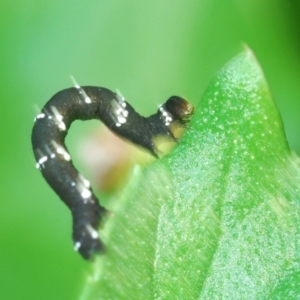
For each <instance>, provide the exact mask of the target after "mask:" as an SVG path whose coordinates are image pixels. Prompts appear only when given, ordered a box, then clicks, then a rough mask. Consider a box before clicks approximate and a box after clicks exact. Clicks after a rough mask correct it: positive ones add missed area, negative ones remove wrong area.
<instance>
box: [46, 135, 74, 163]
mask: <svg viewBox="0 0 300 300" xmlns="http://www.w3.org/2000/svg"><path fill="white" fill-rule="evenodd" d="M51 143H52V145H53V146H54V148H55V150H56V152H57V153H58V154H61V155H62V156H63V158H64V159H65V160H66V161H70V160H71V156H70V154H69V153H68V152H67V151H66V150H65V149H64V148H63V147H61V146H59V145H58V144H57V143H56V142H55V141H53V140H52V141H51Z"/></svg>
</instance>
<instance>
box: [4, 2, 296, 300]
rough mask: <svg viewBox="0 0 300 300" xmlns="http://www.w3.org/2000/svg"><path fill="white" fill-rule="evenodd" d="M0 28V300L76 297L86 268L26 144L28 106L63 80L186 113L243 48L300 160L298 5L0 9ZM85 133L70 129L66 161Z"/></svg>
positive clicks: (141, 107)
mask: <svg viewBox="0 0 300 300" xmlns="http://www.w3.org/2000/svg"><path fill="white" fill-rule="evenodd" d="M0 24H1V25H0V70H1V72H0V76H1V78H0V83H1V118H0V124H1V126H0V133H1V145H0V151H1V155H0V163H1V173H0V176H1V180H0V182H1V192H0V197H1V201H0V297H1V299H64V300H66V299H77V297H78V295H79V294H80V290H81V288H82V285H83V279H84V277H85V274H86V273H87V272H88V270H89V263H87V262H85V261H83V260H82V259H81V257H80V256H79V255H78V254H77V253H74V252H73V251H72V242H71V237H70V236H71V217H70V215H69V212H68V210H67V209H66V208H65V207H64V205H63V204H62V203H61V202H60V201H59V200H58V199H57V196H56V195H55V194H54V193H53V192H52V190H51V189H50V188H49V187H48V186H47V184H46V183H45V182H44V180H43V178H42V176H41V175H40V174H39V172H38V171H37V170H36V169H35V167H34V165H35V161H34V159H33V154H32V150H31V144H30V134H31V128H32V125H33V118H34V116H35V115H36V113H37V112H38V111H37V107H39V108H41V107H42V106H43V104H44V103H45V102H46V101H47V100H49V99H50V97H51V96H52V95H53V94H54V93H56V92H57V91H59V90H61V89H64V88H67V87H69V86H71V85H72V82H71V80H70V75H71V74H72V75H73V76H74V77H75V78H76V80H77V81H78V82H79V83H80V84H81V85H97V86H104V87H107V88H110V89H113V90H114V89H116V88H118V89H120V91H121V92H122V94H123V95H124V96H125V97H126V99H127V100H128V101H129V102H130V103H131V104H133V106H134V107H135V108H136V110H137V111H139V112H140V113H141V114H145V115H147V114H150V113H153V112H154V111H155V110H156V107H157V105H158V104H160V103H162V102H163V101H165V100H166V99H167V98H168V97H169V96H170V95H173V94H178V95H180V96H184V97H186V98H188V99H189V100H190V101H191V102H193V103H194V104H196V103H197V102H198V101H199V100H200V97H201V95H202V93H203V91H204V89H205V87H206V85H207V84H208V82H209V80H210V78H211V77H212V76H213V74H214V73H215V72H216V71H217V70H218V69H219V68H220V67H222V65H223V64H224V63H226V62H227V61H228V60H229V59H230V58H231V57H232V56H234V55H235V54H237V53H238V52H239V51H240V49H241V47H242V44H243V43H247V44H248V45H249V47H250V48H252V49H253V51H254V52H255V54H256V56H257V58H258V60H259V62H260V64H261V66H262V68H263V70H264V72H265V74H266V77H267V80H268V82H269V85H270V88H271V91H272V94H273V96H274V99H275V101H276V103H277V105H278V107H279V109H280V111H281V114H282V118H283V121H284V125H285V129H286V134H287V138H288V141H289V144H290V146H291V148H292V149H293V150H295V151H296V152H298V153H300V117H299V115H300V113H299V112H300V30H299V29H300V4H299V1H297V0H294V1H292V0H290V1H286V0H281V1H278V0H277V1H276V0H275V1H274V0H265V1H261V0H252V1H234V0H228V1H222V0H215V1H213V0H210V1H209V0H203V1H199V0H198V1H196V0H190V1H184V0H172V1H171V0H168V1H164V0H163V1H138V0H132V1H121V0H118V1H107V0H106V1H105V0H98V1H95V0H87V1H79V0H77V1H70V0H65V1H58V0H52V1H33V0H27V1H8V0H2V1H1V2H0ZM95 126H96V128H99V130H101V129H100V128H101V125H98V124H95V123H93V122H91V124H88V125H83V124H80V123H79V126H78V124H75V126H74V128H72V130H71V131H72V133H71V137H70V138H69V139H68V145H69V146H70V149H71V152H72V153H76V149H74V147H76V145H78V143H80V139H81V138H82V137H83V136H84V135H85V134H86V133H87V132H88V130H91V128H92V127H95ZM97 126H98V127H97Z"/></svg>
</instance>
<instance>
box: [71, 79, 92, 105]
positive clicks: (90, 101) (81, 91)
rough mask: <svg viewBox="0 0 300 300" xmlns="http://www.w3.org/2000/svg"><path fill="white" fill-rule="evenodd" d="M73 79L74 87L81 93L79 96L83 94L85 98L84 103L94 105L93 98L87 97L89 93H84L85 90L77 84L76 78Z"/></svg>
mask: <svg viewBox="0 0 300 300" xmlns="http://www.w3.org/2000/svg"><path fill="white" fill-rule="evenodd" d="M71 79H72V81H73V84H74V87H75V88H76V89H77V90H78V91H79V94H82V95H83V97H84V102H85V103H87V104H90V103H92V100H91V98H90V97H89V96H88V95H87V93H86V92H85V91H84V89H83V88H82V87H81V86H80V85H79V84H78V83H77V82H76V80H75V78H74V77H73V76H71Z"/></svg>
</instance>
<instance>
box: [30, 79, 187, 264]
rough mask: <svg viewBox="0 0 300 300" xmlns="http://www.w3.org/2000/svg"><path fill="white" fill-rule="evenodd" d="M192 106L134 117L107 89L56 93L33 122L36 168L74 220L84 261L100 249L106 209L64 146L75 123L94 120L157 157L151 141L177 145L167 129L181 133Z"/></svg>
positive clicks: (176, 104) (174, 102)
mask: <svg viewBox="0 0 300 300" xmlns="http://www.w3.org/2000/svg"><path fill="white" fill-rule="evenodd" d="M192 113H193V106H192V105H191V104H190V103H189V102H188V101H186V100H185V99H183V98H181V97H178V96H172V97H170V98H169V99H168V100H167V101H166V102H165V103H164V104H162V105H161V106H160V107H159V109H158V111H157V113H156V114H153V115H151V116H149V117H147V118H145V117H142V116H141V115H139V114H138V113H137V112H136V111H135V110H134V109H133V107H132V106H131V105H130V104H129V103H128V102H126V101H125V99H124V97H123V96H121V95H119V94H117V93H114V92H112V91H110V90H109V89H106V88H102V87H94V86H83V87H81V86H79V85H78V84H75V86H74V87H72V88H68V89H65V90H62V91H60V92H58V93H56V94H55V95H54V96H53V97H52V98H51V99H50V100H49V101H48V102H47V103H46V104H45V106H44V107H43V109H42V110H41V112H40V113H39V114H38V115H37V116H36V117H35V120H34V126H33V129H32V135H31V142H32V147H33V152H34V156H35V159H36V168H37V169H39V170H40V171H41V173H42V175H43V177H44V178H45V180H46V181H47V183H48V184H49V185H50V186H51V188H52V189H53V190H54V191H55V192H56V194H57V195H58V196H59V197H60V199H61V200H62V201H63V202H64V203H65V204H66V205H67V206H68V207H69V209H70V210H71V214H72V219H73V233H72V237H73V242H74V249H75V250H76V251H78V252H79V253H80V254H81V256H82V257H83V258H85V259H89V258H91V257H92V256H93V255H94V254H95V253H97V252H100V251H102V250H103V249H104V245H103V243H102V242H101V241H100V239H99V236H98V231H97V230H98V227H99V225H100V224H101V222H102V221H103V219H104V216H105V213H106V209H105V208H104V207H103V206H101V205H100V203H99V201H98V199H97V197H96V196H95V194H94V193H93V190H92V188H91V186H90V183H89V181H88V180H87V179H85V178H84V177H83V176H82V175H81V174H80V173H79V172H78V171H77V170H76V168H75V167H74V165H73V163H72V159H71V156H70V154H69V152H68V150H67V147H66V145H65V143H64V140H65V137H66V135H67V133H68V130H69V128H70V126H71V123H72V122H73V121H74V120H83V121H84V120H90V119H98V120H100V121H101V122H103V123H104V124H105V125H106V126H107V127H108V128H109V129H110V130H111V131H113V132H114V133H115V134H117V135H118V136H120V137H122V138H124V139H127V140H129V141H131V142H132V143H134V144H136V145H138V146H140V147H142V148H144V149H146V150H147V151H149V152H150V154H152V155H153V156H154V157H156V158H157V157H159V155H158V150H157V149H156V147H155V145H154V142H153V138H154V137H156V136H165V137H167V138H169V139H171V140H173V141H177V139H176V138H175V136H174V135H173V133H172V128H173V127H172V126H174V125H176V126H180V127H186V124H187V123H188V121H189V118H190V116H191V115H192Z"/></svg>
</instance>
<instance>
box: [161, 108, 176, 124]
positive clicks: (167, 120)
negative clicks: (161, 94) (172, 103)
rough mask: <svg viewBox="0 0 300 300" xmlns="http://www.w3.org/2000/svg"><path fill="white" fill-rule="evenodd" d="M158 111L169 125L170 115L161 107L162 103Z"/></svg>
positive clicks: (171, 119)
mask: <svg viewBox="0 0 300 300" xmlns="http://www.w3.org/2000/svg"><path fill="white" fill-rule="evenodd" d="M159 111H160V113H161V115H162V117H163V119H164V123H165V125H166V126H169V125H170V124H171V122H172V121H173V118H172V115H171V114H170V113H168V112H167V111H166V110H165V108H164V107H163V104H162V105H161V106H160V107H159Z"/></svg>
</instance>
